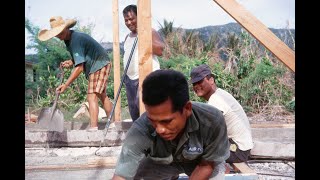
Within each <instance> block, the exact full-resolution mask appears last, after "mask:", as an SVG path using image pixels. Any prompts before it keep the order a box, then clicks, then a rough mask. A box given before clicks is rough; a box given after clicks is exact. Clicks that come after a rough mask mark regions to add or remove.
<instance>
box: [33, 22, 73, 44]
mask: <svg viewBox="0 0 320 180" xmlns="http://www.w3.org/2000/svg"><path fill="white" fill-rule="evenodd" d="M76 23H77V21H76V20H74V19H66V20H63V19H62V17H61V16H54V17H51V18H50V26H51V29H50V30H47V29H43V30H41V31H40V33H39V34H38V38H39V40H40V41H47V40H49V39H51V38H53V37H55V36H56V35H58V34H59V33H60V32H62V31H63V30H64V29H65V28H72V27H73V26H74V25H75V24H76Z"/></svg>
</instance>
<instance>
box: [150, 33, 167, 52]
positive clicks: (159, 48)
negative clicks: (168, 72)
mask: <svg viewBox="0 0 320 180" xmlns="http://www.w3.org/2000/svg"><path fill="white" fill-rule="evenodd" d="M163 50H164V42H163V41H162V39H161V37H160V35H159V33H158V32H157V31H156V30H154V29H152V53H153V54H155V55H157V56H162V52H163Z"/></svg>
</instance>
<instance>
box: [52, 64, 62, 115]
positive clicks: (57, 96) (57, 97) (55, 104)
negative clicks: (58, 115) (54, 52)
mask: <svg viewBox="0 0 320 180" xmlns="http://www.w3.org/2000/svg"><path fill="white" fill-rule="evenodd" d="M59 69H60V84H59V85H61V84H62V82H63V77H64V71H63V67H62V64H61V63H60V66H59ZM59 95H60V92H58V91H56V97H55V99H54V103H53V106H52V109H53V111H54V110H55V109H56V106H57V101H58V99H59Z"/></svg>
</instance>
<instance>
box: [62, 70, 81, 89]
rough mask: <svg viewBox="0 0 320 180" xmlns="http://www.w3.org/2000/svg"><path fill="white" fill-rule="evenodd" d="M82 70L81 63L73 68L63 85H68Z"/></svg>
mask: <svg viewBox="0 0 320 180" xmlns="http://www.w3.org/2000/svg"><path fill="white" fill-rule="evenodd" d="M82 71H83V65H78V66H76V67H75V68H74V70H73V71H72V73H71V74H70V77H69V78H68V80H67V81H66V82H65V85H67V86H69V85H70V84H71V83H72V82H73V81H74V80H75V79H76V78H77V77H78V76H79V75H80V74H81V73H82Z"/></svg>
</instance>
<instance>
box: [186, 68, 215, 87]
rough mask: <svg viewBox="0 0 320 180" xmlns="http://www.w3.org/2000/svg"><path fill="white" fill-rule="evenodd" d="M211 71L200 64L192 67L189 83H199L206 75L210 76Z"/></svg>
mask: <svg viewBox="0 0 320 180" xmlns="http://www.w3.org/2000/svg"><path fill="white" fill-rule="evenodd" d="M210 74H212V73H211V69H210V67H209V66H208V65H207V64H201V65H200V66H197V67H194V68H193V69H192V70H191V74H190V76H191V83H192V84H193V83H196V82H199V81H201V80H202V79H203V78H205V77H206V76H207V75H210Z"/></svg>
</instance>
